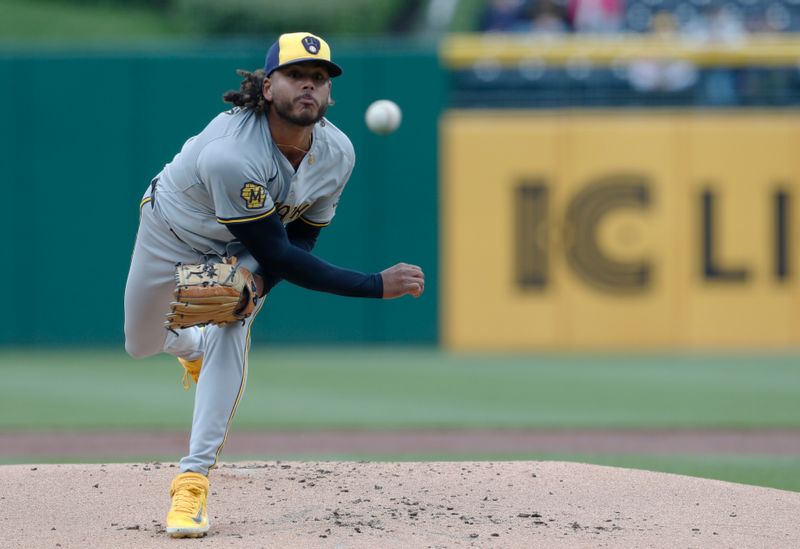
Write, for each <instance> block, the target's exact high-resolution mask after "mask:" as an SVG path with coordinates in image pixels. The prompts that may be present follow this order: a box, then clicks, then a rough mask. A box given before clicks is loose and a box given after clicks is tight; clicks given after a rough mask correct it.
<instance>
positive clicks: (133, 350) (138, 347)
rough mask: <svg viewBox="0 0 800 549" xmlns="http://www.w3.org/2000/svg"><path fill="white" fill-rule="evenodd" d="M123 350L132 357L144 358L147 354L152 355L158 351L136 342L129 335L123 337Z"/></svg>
mask: <svg viewBox="0 0 800 549" xmlns="http://www.w3.org/2000/svg"><path fill="white" fill-rule="evenodd" d="M125 352H127V353H128V354H129V355H130V356H132V357H133V358H146V357H148V356H152V355H154V354H156V353H157V352H158V350H155V351H154V350H152V349H149V348H148V347H147V346H146V345H142V344H141V343H140V342H137V341H136V340H135V339H132V338H130V337H126V338H125Z"/></svg>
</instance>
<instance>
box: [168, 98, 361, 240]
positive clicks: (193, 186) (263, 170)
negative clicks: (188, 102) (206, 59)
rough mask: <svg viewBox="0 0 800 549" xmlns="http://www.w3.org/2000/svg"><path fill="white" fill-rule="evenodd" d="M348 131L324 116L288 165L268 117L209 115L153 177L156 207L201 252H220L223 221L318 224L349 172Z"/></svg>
mask: <svg viewBox="0 0 800 549" xmlns="http://www.w3.org/2000/svg"><path fill="white" fill-rule="evenodd" d="M354 164H355V153H354V151H353V145H352V144H351V143H350V140H349V139H348V138H347V136H346V135H345V134H344V133H342V132H341V131H340V130H339V129H338V128H336V127H335V126H334V125H333V124H331V123H330V122H328V121H327V120H323V121H322V122H320V123H318V124H316V125H315V126H314V130H313V142H312V145H311V149H310V150H309V152H308V154H307V155H306V157H305V158H304V159H303V162H302V164H300V166H299V167H298V168H297V170H296V171H295V169H294V168H293V166H292V165H291V164H290V163H289V161H288V160H287V159H286V157H285V156H284V155H283V154H282V153H281V152H280V151H279V150H278V148H277V145H276V144H275V142H274V141H273V140H272V135H271V134H270V131H269V126H268V124H267V119H266V117H265V116H257V115H256V114H255V113H253V112H252V111H251V110H243V109H239V108H234V109H231V110H230V111H226V112H224V113H221V114H219V115H218V116H217V117H216V118H214V119H213V120H212V121H211V122H210V123H209V124H208V126H206V128H205V129H204V130H203V131H202V132H200V134H199V135H196V136H195V137H192V138H191V139H189V140H188V141H186V143H185V144H184V146H183V148H182V149H181V151H180V152H179V153H178V154H177V155H176V156H175V158H174V159H173V160H172V162H170V163H169V164H167V165H166V166H165V167H164V169H163V170H162V171H161V173H160V174H159V175H158V183H157V191H156V194H157V196H158V199H157V200H158V202H159V207H160V209H161V211H162V213H163V215H164V218H165V219H166V221H167V222H168V223H169V225H170V227H171V228H172V230H173V231H174V232H175V234H176V235H177V236H178V237H179V238H180V239H181V240H183V241H184V242H186V243H187V244H189V245H190V246H191V247H192V248H194V249H195V250H197V251H199V252H201V253H214V254H219V255H222V254H224V253H225V251H226V245H227V244H228V243H229V242H230V241H231V240H233V239H234V237H233V235H231V233H230V231H228V230H227V228H226V227H225V225H227V224H231V223H243V222H248V221H255V220H257V219H260V218H262V217H266V216H267V215H270V214H271V213H273V212H277V213H278V215H280V217H281V220H282V221H283V222H284V224H285V223H289V222H291V221H294V220H295V219H298V218H300V217H302V218H303V220H304V221H305V222H307V223H310V224H312V225H317V226H324V225H327V224H328V223H330V221H331V219H333V216H334V214H335V211H336V204H337V203H338V201H339V195H340V194H341V193H342V189H343V188H344V186H345V184H346V183H347V180H348V179H349V177H350V174H351V172H352V171H353V166H354Z"/></svg>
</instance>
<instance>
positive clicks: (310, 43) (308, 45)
mask: <svg viewBox="0 0 800 549" xmlns="http://www.w3.org/2000/svg"><path fill="white" fill-rule="evenodd" d="M302 42H303V47H304V48H305V49H306V51H307V52H308V53H310V54H312V55H317V54H318V53H319V48H320V43H319V40H318V39H317V38H315V37H313V36H306V37H305V38H303V41H302Z"/></svg>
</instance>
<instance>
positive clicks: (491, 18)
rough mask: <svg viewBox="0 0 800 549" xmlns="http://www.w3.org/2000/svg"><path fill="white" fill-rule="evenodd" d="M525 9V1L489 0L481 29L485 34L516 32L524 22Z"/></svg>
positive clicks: (482, 17)
mask: <svg viewBox="0 0 800 549" xmlns="http://www.w3.org/2000/svg"><path fill="white" fill-rule="evenodd" d="M524 7H525V3H524V1H523V0H489V3H488V4H487V5H486V9H485V10H484V11H483V15H482V16H481V21H480V25H479V28H480V30H482V31H484V32H511V31H515V30H517V26H518V25H519V24H520V22H521V20H522V16H523V9H524Z"/></svg>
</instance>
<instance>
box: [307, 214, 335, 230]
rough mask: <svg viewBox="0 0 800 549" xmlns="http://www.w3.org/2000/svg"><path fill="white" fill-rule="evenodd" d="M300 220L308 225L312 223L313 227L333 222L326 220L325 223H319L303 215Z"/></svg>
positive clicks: (325, 225) (324, 225)
mask: <svg viewBox="0 0 800 549" xmlns="http://www.w3.org/2000/svg"><path fill="white" fill-rule="evenodd" d="M300 220H301V221H302V222H303V223H305V224H307V225H311V226H312V227H327V226H328V225H330V224H331V222H330V221H326V222H325V223H317V222H316V221H311V220H310V219H306V218H305V217H303V216H300Z"/></svg>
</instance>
